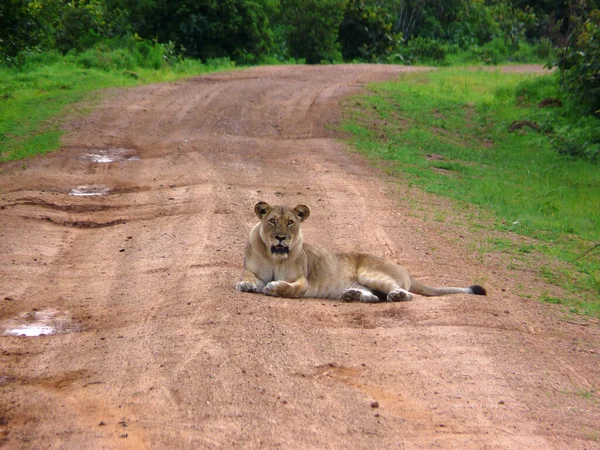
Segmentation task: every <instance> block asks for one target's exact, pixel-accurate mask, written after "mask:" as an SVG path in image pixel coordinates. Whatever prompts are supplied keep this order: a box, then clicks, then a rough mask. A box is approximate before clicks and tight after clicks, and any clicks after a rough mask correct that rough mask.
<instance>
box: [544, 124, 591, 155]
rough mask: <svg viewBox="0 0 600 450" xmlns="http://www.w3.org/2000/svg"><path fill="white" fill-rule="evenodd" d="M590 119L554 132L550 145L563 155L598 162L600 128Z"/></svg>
mask: <svg viewBox="0 0 600 450" xmlns="http://www.w3.org/2000/svg"><path fill="white" fill-rule="evenodd" d="M598 125H599V124H598V120H597V119H594V118H592V117H587V118H585V117H583V118H580V119H579V120H578V121H576V122H575V123H572V124H569V125H566V126H564V127H560V128H557V129H555V130H554V132H555V134H554V136H553V137H552V144H553V145H554V147H555V148H556V149H557V150H558V152H559V153H561V154H563V155H569V156H573V157H576V158H583V159H588V160H590V161H592V162H600V127H599V126H598Z"/></svg>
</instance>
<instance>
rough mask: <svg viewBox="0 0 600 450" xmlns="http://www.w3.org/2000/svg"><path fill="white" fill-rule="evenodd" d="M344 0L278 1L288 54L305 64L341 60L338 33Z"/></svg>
mask: <svg viewBox="0 0 600 450" xmlns="http://www.w3.org/2000/svg"><path fill="white" fill-rule="evenodd" d="M346 2H347V0H282V2H281V5H282V12H283V16H282V20H283V22H284V23H285V24H286V28H287V39H288V47H289V52H290V55H291V56H292V57H294V58H303V59H305V60H306V62H307V63H308V64H318V63H320V62H322V61H326V62H334V61H339V60H341V53H340V46H339V43H338V34H339V29H340V25H341V23H342V19H343V17H344V8H345V6H346Z"/></svg>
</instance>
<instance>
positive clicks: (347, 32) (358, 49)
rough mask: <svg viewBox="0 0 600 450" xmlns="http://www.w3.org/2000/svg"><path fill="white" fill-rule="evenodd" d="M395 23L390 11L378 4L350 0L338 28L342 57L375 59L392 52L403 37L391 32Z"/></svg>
mask: <svg viewBox="0 0 600 450" xmlns="http://www.w3.org/2000/svg"><path fill="white" fill-rule="evenodd" d="M392 25H393V18H392V16H391V14H389V12H387V11H386V10H385V9H383V7H381V6H379V5H378V4H374V3H373V4H369V3H367V2H364V1H362V0H350V1H349V3H348V5H347V6H346V10H345V12H344V19H343V21H342V24H341V25H340V30H339V41H340V44H341V46H342V55H343V57H344V58H345V59H350V60H351V59H355V58H358V59H362V60H365V61H375V60H377V59H379V58H382V57H387V56H389V55H391V54H392V53H393V52H394V51H395V50H396V49H397V47H398V44H399V41H400V37H401V36H400V35H395V34H393V33H392Z"/></svg>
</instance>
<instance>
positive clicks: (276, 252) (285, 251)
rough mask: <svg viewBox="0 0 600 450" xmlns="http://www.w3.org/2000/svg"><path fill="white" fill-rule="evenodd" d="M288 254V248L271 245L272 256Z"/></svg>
mask: <svg viewBox="0 0 600 450" xmlns="http://www.w3.org/2000/svg"><path fill="white" fill-rule="evenodd" d="M289 252H290V248H289V247H287V246H285V245H281V244H277V245H271V253H273V254H274V255H287V254H288V253H289Z"/></svg>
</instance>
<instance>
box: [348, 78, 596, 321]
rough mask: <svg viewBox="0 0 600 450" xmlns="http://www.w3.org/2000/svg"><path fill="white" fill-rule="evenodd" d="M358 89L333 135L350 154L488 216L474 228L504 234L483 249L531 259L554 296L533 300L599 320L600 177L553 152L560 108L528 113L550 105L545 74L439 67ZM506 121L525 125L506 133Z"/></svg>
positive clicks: (552, 88)
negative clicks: (345, 135)
mask: <svg viewBox="0 0 600 450" xmlns="http://www.w3.org/2000/svg"><path fill="white" fill-rule="evenodd" d="M369 91H370V92H369V94H368V95H360V96H357V97H354V98H353V99H351V100H350V101H348V108H347V119H346V121H345V123H344V125H343V129H344V130H346V131H348V132H350V133H351V136H352V137H351V142H352V143H353V145H354V146H355V147H356V148H357V149H358V150H359V151H360V152H362V153H365V154H366V155H369V156H370V157H372V158H375V159H376V160H384V161H385V166H386V167H387V168H388V169H389V170H390V171H391V172H392V173H395V174H397V175H398V176H402V177H404V178H408V179H409V180H410V182H409V183H410V185H414V186H416V187H418V188H420V189H422V190H424V191H426V192H429V193H433V194H436V195H440V196H444V197H448V198H451V199H454V200H455V201H457V202H459V203H458V204H459V205H467V204H470V205H475V206H476V207H477V208H478V209H479V210H481V211H483V212H485V213H486V214H487V215H489V220H488V221H480V222H478V226H480V227H486V228H489V229H494V230H495V231H496V232H506V233H505V234H506V237H505V238H502V239H498V240H497V241H495V242H491V243H489V245H491V246H492V247H494V248H496V249H497V250H498V251H504V252H511V253H512V254H515V255H520V256H521V257H527V256H535V257H536V259H537V261H538V262H539V264H538V265H539V269H538V270H539V275H540V277H542V278H544V279H545V280H546V281H548V282H550V283H553V284H556V285H558V286H561V287H562V288H563V289H564V291H565V296H564V298H560V299H557V298H556V297H548V298H546V297H547V296H542V300H546V301H550V302H552V303H560V304H562V305H565V307H566V308H567V309H568V311H569V312H577V313H581V314H587V315H591V316H596V317H600V258H599V256H598V255H599V254H600V252H599V251H597V250H598V248H597V247H594V246H595V245H596V244H597V243H598V242H600V195H599V193H600V171H599V170H598V165H596V164H593V163H591V162H589V161H586V160H584V159H574V158H569V157H566V156H564V155H561V154H559V152H558V151H557V150H556V149H555V148H554V146H553V135H554V130H555V129H560V128H561V127H565V126H568V124H569V121H570V120H572V118H571V117H570V114H569V111H568V109H567V108H544V109H540V108H538V107H537V104H538V102H539V101H541V100H542V99H544V98H547V97H556V95H557V94H556V93H557V87H556V80H555V79H554V77H553V76H551V75H533V74H504V73H501V72H499V71H493V72H488V71H473V70H464V69H456V68H454V69H440V70H436V71H431V72H425V73H417V74H406V75H404V76H402V77H401V78H400V79H399V80H398V81H392V82H385V83H377V84H372V85H370V86H369ZM516 121H521V123H528V124H530V125H532V126H523V127H521V128H519V129H517V130H515V131H514V132H511V131H510V130H511V125H513V124H514V123H515V122H516ZM523 121H528V122H523ZM406 176H408V177H406ZM486 217H487V216H486ZM470 220H471V221H477V219H476V218H472V219H470ZM511 233H515V234H517V235H521V236H524V237H526V238H527V239H529V241H528V242H526V243H523V242H515V243H512V242H511V239H510V236H511ZM590 249H591V251H590ZM586 252H587V253H586ZM539 256H543V258H542V259H541V260H540V259H539ZM559 300H560V301H559Z"/></svg>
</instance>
